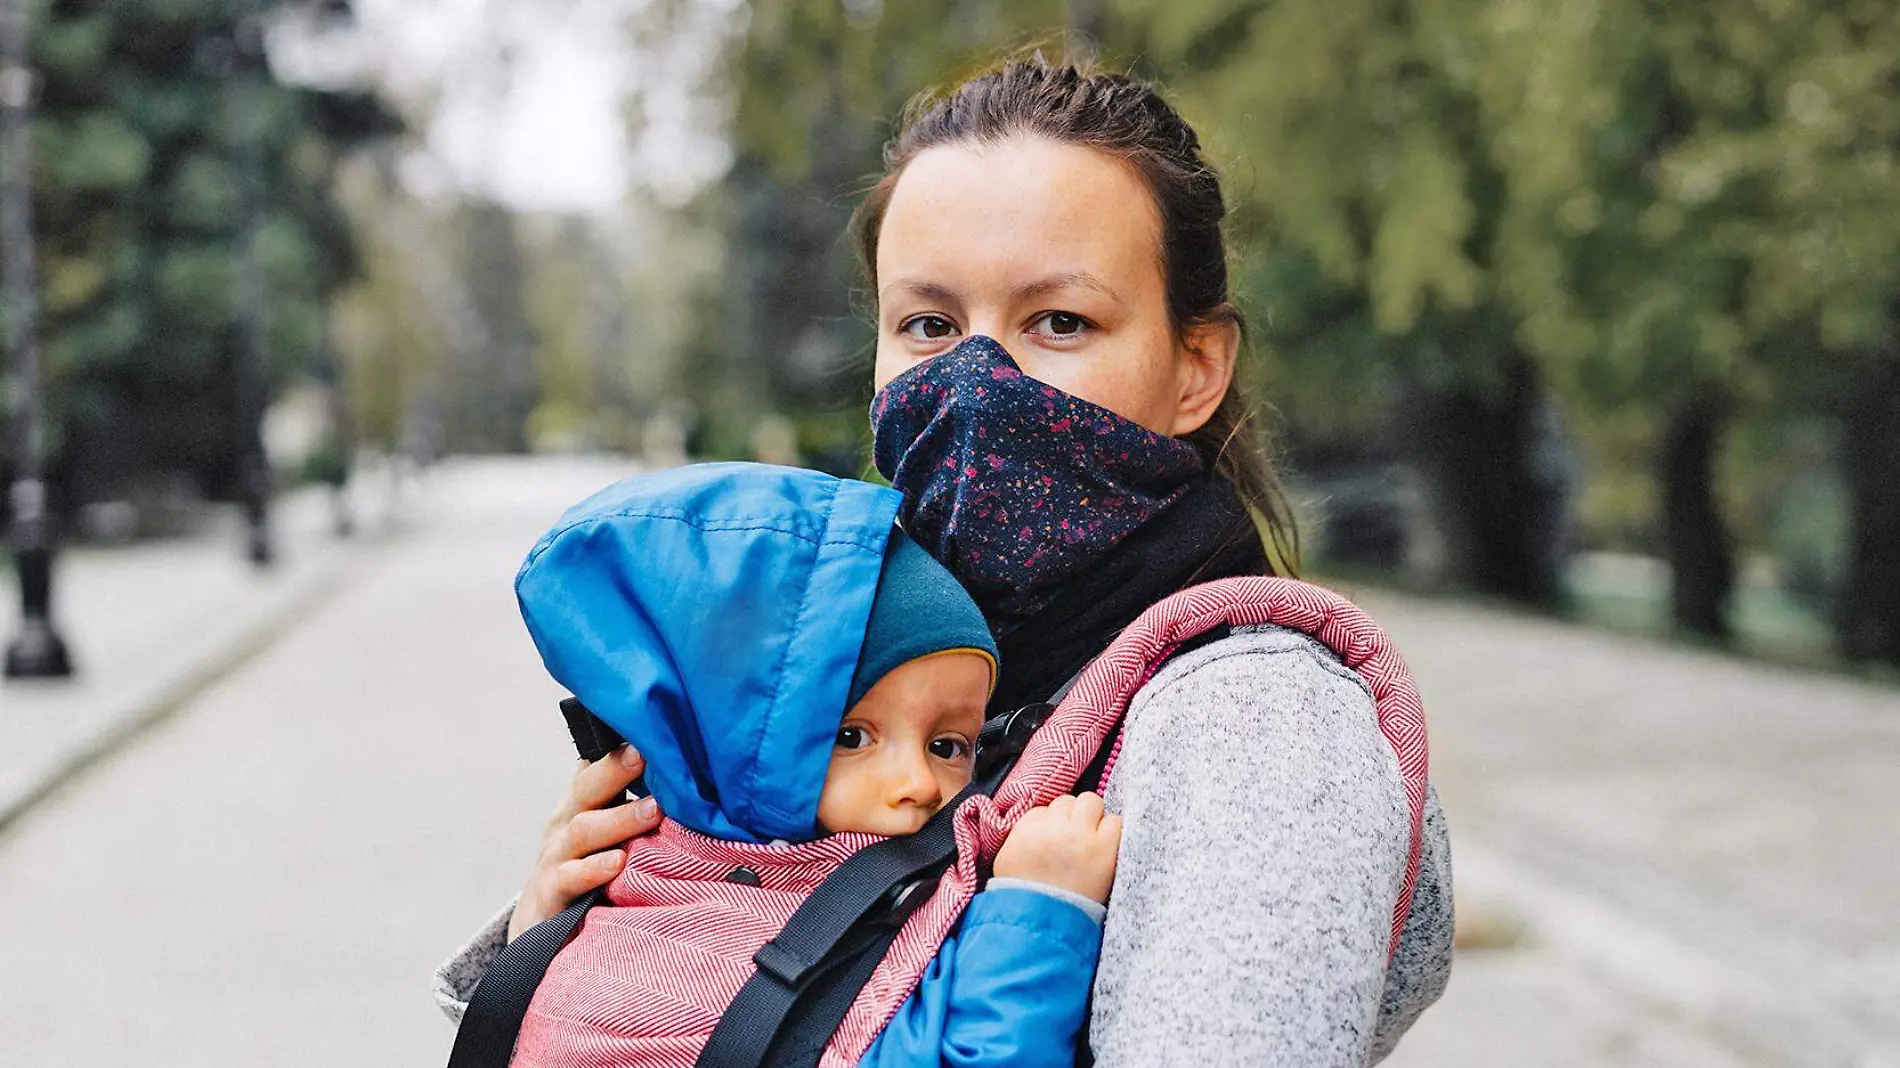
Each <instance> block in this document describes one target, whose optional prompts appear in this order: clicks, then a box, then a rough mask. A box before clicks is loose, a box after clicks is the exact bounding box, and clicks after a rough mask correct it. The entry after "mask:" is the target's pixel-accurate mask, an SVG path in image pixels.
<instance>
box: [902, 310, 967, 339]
mask: <svg viewBox="0 0 1900 1068" xmlns="http://www.w3.org/2000/svg"><path fill="white" fill-rule="evenodd" d="M897 332H898V333H900V334H908V335H909V336H910V338H911V340H913V341H942V340H943V339H944V338H947V337H949V336H950V335H952V334H954V333H956V332H957V324H955V323H953V322H951V321H950V320H948V319H945V318H944V317H943V316H941V315H919V316H915V317H913V318H910V319H906V320H904V325H902V326H900V327H898V328H897Z"/></svg>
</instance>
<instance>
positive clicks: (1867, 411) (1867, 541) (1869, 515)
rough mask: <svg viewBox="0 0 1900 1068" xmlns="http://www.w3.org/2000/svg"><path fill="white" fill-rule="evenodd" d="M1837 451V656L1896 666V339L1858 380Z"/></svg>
mask: <svg viewBox="0 0 1900 1068" xmlns="http://www.w3.org/2000/svg"><path fill="white" fill-rule="evenodd" d="M1843 451H1844V454H1845V461H1844V466H1845V467H1846V472H1845V474H1846V476H1847V487H1848V494H1849V497H1850V504H1849V509H1850V515H1849V520H1848V522H1849V526H1848V560H1847V581H1846V585H1845V587H1844V590H1843V593H1842V595H1841V617H1840V643H1841V653H1842V655H1844V656H1846V657H1847V658H1848V659H1850V660H1862V661H1884V662H1886V663H1889V664H1896V665H1900V340H1896V342H1895V343H1894V344H1892V345H1890V346H1889V348H1888V351H1887V352H1885V353H1883V354H1882V357H1881V359H1880V361H1879V363H1878V365H1877V366H1876V367H1875V369H1874V372H1873V373H1872V374H1871V375H1868V376H1867V377H1866V378H1865V379H1863V380H1862V388H1861V390H1860V393H1859V395H1858V396H1857V397H1856V398H1855V399H1854V402H1853V404H1852V406H1851V407H1850V409H1849V411H1848V416H1847V434H1846V440H1845V442H1844V449H1843Z"/></svg>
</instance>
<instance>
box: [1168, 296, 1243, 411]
mask: <svg viewBox="0 0 1900 1068" xmlns="http://www.w3.org/2000/svg"><path fill="white" fill-rule="evenodd" d="M1239 358H1240V321H1239V320H1237V319H1233V318H1228V317H1225V316H1223V317H1221V318H1218V319H1214V320H1211V321H1205V322H1199V323H1194V324H1192V325H1190V326H1188V327H1186V328H1185V329H1183V330H1182V331H1181V341H1180V344H1178V345H1176V346H1175V359H1176V364H1177V369H1178V374H1179V379H1180V384H1181V389H1180V394H1179V399H1178V400H1177V401H1176V402H1175V408H1174V428H1173V434H1172V436H1173V437H1177V438H1183V437H1186V436H1188V435H1189V434H1192V433H1194V432H1195V431H1197V430H1199V429H1201V428H1202V427H1204V426H1206V425H1207V421H1208V420H1209V419H1212V418H1213V417H1214V409H1216V408H1219V407H1220V402H1221V401H1222V400H1223V399H1225V398H1226V396H1227V387H1228V385H1230V384H1231V383H1232V382H1233V380H1234V363H1235V361H1237V360H1238V359H1239Z"/></svg>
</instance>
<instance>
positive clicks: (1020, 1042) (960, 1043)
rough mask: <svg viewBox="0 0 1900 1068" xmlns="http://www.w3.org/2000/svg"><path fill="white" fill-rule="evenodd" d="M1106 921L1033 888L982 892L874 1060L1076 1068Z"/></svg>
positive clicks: (875, 1049)
mask: <svg viewBox="0 0 1900 1068" xmlns="http://www.w3.org/2000/svg"><path fill="white" fill-rule="evenodd" d="M1101 940H1102V929H1101V925H1100V921H1099V920H1098V919H1097V918H1096V917H1095V916H1092V915H1090V914H1089V913H1088V912H1086V911H1084V910H1083V909H1081V908H1078V907H1077V906H1075V905H1073V904H1070V903H1069V902H1067V901H1064V900H1062V899H1060V898H1058V897H1054V896H1051V895H1049V894H1045V893H1042V892H1039V891H1036V890H1028V889H1013V888H1012V889H991V890H985V891H983V892H982V893H980V894H978V895H976V898H975V899H974V900H973V901H971V903H970V909H969V911H968V912H967V913H966V914H965V915H964V918H963V922H962V924H961V926H959V927H958V929H957V932H956V934H954V935H953V936H951V938H950V939H949V940H947V941H946V942H945V943H944V947H943V949H942V950H941V951H940V952H939V953H938V954H937V956H936V959H935V960H933V961H931V963H930V967H929V969H928V970H926V971H925V973H924V977H923V979H922V981H921V982H919V983H918V986H917V989H916V991H915V992H913V993H912V994H911V996H910V998H909V999H908V1000H906V1001H905V1002H904V1004H903V1005H902V1006H901V1007H899V1009H898V1010H897V1015H896V1016H894V1017H893V1018H892V1019H891V1022H890V1023H889V1024H887V1025H886V1026H885V1028H884V1031H883V1032H882V1033H881V1034H880V1035H878V1038H877V1041H876V1042H874V1043H873V1044H872V1046H871V1048H870V1050H869V1051H868V1052H867V1053H866V1054H865V1056H864V1059H863V1060H862V1061H861V1062H859V1063H860V1064H861V1065H864V1066H866V1068H924V1066H931V1068H1004V1066H1009V1068H1074V1065H1075V1047H1076V1042H1077V1041H1078V1040H1079V1037H1080V1034H1081V1030H1082V1023H1083V1020H1084V1019H1085V1018H1086V1017H1087V1014H1088V996H1089V980H1090V979H1091V978H1092V977H1093V976H1094V974H1095V964H1096V959H1097V956H1098V955H1099V953H1100V949H1101Z"/></svg>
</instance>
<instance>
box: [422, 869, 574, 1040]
mask: <svg viewBox="0 0 1900 1068" xmlns="http://www.w3.org/2000/svg"><path fill="white" fill-rule="evenodd" d="M605 897H606V893H605V892H604V891H601V890H595V891H593V892H592V893H590V894H588V895H586V896H585V897H583V898H581V899H580V900H579V901H576V902H574V903H573V904H572V905H569V906H568V907H567V908H566V909H565V910H564V911H562V912H561V913H560V915H558V916H555V917H554V918H553V919H551V920H547V921H546V922H544V923H541V924H540V925H538V926H536V927H535V928H534V929H533V930H531V931H527V932H525V933H523V934H522V935H521V937H519V938H517V939H515V940H514V941H513V942H510V943H508V945H507V947H506V948H505V949H503V950H502V951H501V955H500V956H497V957H496V958H495V961H494V963H492V964H490V965H489V966H488V973H487V974H486V975H484V976H482V981H481V985H479V986H477V987H476V988H475V993H474V994H473V995H472V996H470V997H469V999H468V1011H466V1012H464V1013H463V1014H462V1026H461V1027H460V1028H459V1029H458V1030H457V1031H456V1032H455V1047H454V1049H453V1050H451V1051H450V1053H449V1068H508V1061H509V1059H510V1058H512V1057H513V1056H514V1054H515V1039H516V1038H518V1037H519V1036H520V1034H521V1021H522V1020H523V1019H524V1018H525V1017H526V1016H527V1015H528V1003H529V1002H531V1001H533V1000H534V988H535V987H537V986H540V985H541V979H542V977H543V976H545V975H547V973H548V965H550V964H553V963H554V957H555V955H556V954H558V953H560V952H561V947H562V946H565V945H567V940H568V939H569V938H572V937H573V935H574V931H575V929H577V928H578V927H580V925H581V920H582V918H584V917H585V916H586V915H587V910H588V909H591V908H593V907H594V906H595V905H597V904H599V903H600V901H601V900H602V899H603V898H605Z"/></svg>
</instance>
